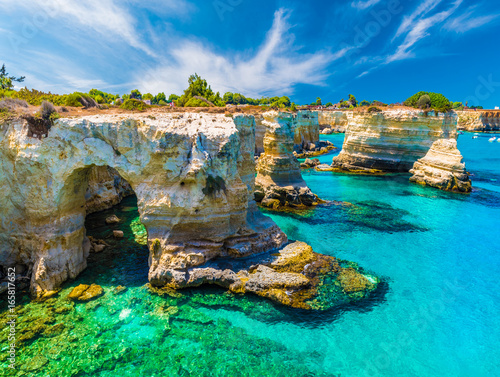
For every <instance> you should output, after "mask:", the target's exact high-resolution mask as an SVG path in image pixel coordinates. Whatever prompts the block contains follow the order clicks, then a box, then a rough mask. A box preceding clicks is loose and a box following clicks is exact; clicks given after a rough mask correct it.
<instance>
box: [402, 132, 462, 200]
mask: <svg viewBox="0 0 500 377" xmlns="http://www.w3.org/2000/svg"><path fill="white" fill-rule="evenodd" d="M462 160H463V157H462V155H461V154H460V151H459V150H458V149H457V141H456V140H455V139H444V140H437V141H435V142H434V143H433V144H432V147H431V149H430V150H429V152H428V153H427V154H426V155H425V157H424V158H421V159H420V160H418V161H417V162H415V165H414V166H413V169H412V170H410V173H412V174H413V176H412V177H411V178H410V181H411V182H415V183H418V184H421V185H425V186H431V187H435V188H438V189H441V190H444V191H453V192H462V193H469V192H471V190H472V186H471V181H470V178H469V175H468V174H467V171H466V170H465V164H464V163H463V162H462Z"/></svg>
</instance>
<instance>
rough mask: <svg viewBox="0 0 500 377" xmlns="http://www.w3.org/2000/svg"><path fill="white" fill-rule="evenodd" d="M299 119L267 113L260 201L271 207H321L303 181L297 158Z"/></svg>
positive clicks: (259, 179) (259, 177)
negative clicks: (295, 130)
mask: <svg viewBox="0 0 500 377" xmlns="http://www.w3.org/2000/svg"><path fill="white" fill-rule="evenodd" d="M294 122H295V117H294V116H293V115H292V114H289V113H278V112H268V113H265V114H264V120H263V122H262V123H263V124H264V125H265V127H266V130H267V131H266V135H265V137H264V154H262V155H261V156H260V158H259V160H258V162H257V178H256V179H255V183H256V195H255V198H256V200H257V201H259V202H261V203H262V204H263V205H265V206H267V207H273V208H278V207H280V206H302V205H306V206H310V205H314V204H317V202H318V197H317V196H316V195H314V194H313V193H312V192H311V190H310V189H309V188H308V187H307V184H306V182H305V181H304V180H303V179H302V175H301V172H300V164H299V162H298V160H297V159H296V158H295V156H294V155H293V147H294V138H293V134H294V128H295V127H294Z"/></svg>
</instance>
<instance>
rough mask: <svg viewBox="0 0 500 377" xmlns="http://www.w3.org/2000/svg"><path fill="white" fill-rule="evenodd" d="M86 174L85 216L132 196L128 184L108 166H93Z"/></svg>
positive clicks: (132, 192) (132, 191) (131, 190)
mask: <svg viewBox="0 0 500 377" xmlns="http://www.w3.org/2000/svg"><path fill="white" fill-rule="evenodd" d="M88 174H89V178H88V188H87V192H86V193H85V208H86V212H87V215H88V214H90V213H94V212H99V211H104V210H106V209H109V208H111V207H113V206H114V205H117V204H118V203H120V202H121V201H122V199H123V198H124V197H126V196H129V195H133V194H134V190H133V189H132V187H130V184H129V183H128V182H127V181H126V180H124V179H123V178H122V177H121V176H120V174H119V173H118V172H117V171H116V170H115V169H113V168H112V167H110V166H94V167H92V168H90V171H89V173H88ZM106 222H107V221H106ZM107 223H108V222H107ZM108 224H110V223H108Z"/></svg>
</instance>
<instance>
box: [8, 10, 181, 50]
mask: <svg viewBox="0 0 500 377" xmlns="http://www.w3.org/2000/svg"><path fill="white" fill-rule="evenodd" d="M181 2H182V0H181ZM166 3H170V1H167V2H166ZM118 4H122V3H120V2H116V1H115V0H86V1H80V0H43V1H42V0H24V1H18V0H0V6H1V7H2V8H3V9H5V10H6V11H10V12H12V11H15V10H19V7H24V8H25V10H26V11H27V12H29V13H31V17H30V19H33V20H38V21H37V22H39V23H40V25H41V26H40V27H41V28H43V26H45V25H46V23H47V21H46V20H47V19H50V20H55V21H54V22H57V23H61V22H63V21H64V22H66V23H68V24H69V25H70V26H71V28H72V29H74V28H75V27H79V28H80V29H83V30H85V29H87V30H88V29H90V30H92V31H93V32H97V33H98V34H100V36H101V38H108V37H120V38H122V39H123V40H125V41H126V42H127V43H128V44H129V45H131V46H132V47H135V48H137V49H140V50H142V51H144V52H145V53H147V54H148V55H150V56H155V55H156V54H155V53H154V52H153V51H152V50H151V49H150V48H149V47H148V46H147V45H146V44H145V43H144V42H142V41H141V38H140V37H139V35H138V34H137V31H136V25H135V23H136V20H135V18H134V16H132V15H131V14H130V12H129V11H128V10H127V9H126V7H123V6H122V5H118ZM44 20H45V21H44ZM50 22H52V21H50ZM35 25H36V23H35Z"/></svg>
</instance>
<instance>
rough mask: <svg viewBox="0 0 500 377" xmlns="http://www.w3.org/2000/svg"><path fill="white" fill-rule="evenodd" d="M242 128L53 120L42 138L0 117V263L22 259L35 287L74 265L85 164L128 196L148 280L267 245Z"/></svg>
mask: <svg viewBox="0 0 500 377" xmlns="http://www.w3.org/2000/svg"><path fill="white" fill-rule="evenodd" d="M253 130H254V119H253V117H251V116H235V117H234V119H233V118H228V117H224V115H207V114H174V115H159V116H158V117H157V119H155V120H153V119H149V118H147V117H145V116H143V117H142V116H140V115H133V116H121V115H104V116H90V117H84V118H77V119H62V120H58V121H57V122H56V124H55V125H54V126H53V127H52V128H51V130H50V132H49V135H48V137H46V138H43V139H42V140H38V139H34V138H31V137H28V136H27V124H26V123H25V122H24V121H21V120H20V121H16V122H14V123H11V124H6V125H2V129H1V134H0V189H2V192H3V193H4V195H2V197H1V198H0V205H1V207H2V213H1V215H0V216H1V217H0V265H2V266H10V265H15V264H25V265H28V266H30V268H32V271H33V273H32V276H31V288H32V291H33V293H35V294H37V295H41V294H42V293H43V292H45V291H50V290H52V289H53V288H54V287H57V286H58V285H60V284H61V283H62V282H63V281H65V280H67V279H69V278H75V277H76V276H77V275H78V274H79V273H80V272H81V271H82V270H83V269H84V268H85V267H86V258H87V256H88V253H89V249H90V242H89V240H88V238H87V237H86V235H85V228H84V220H85V215H86V211H85V205H86V202H85V193H86V191H87V186H88V181H89V174H90V173H91V169H92V168H93V167H94V166H110V167H111V168H113V169H115V170H116V171H117V172H118V173H119V174H120V176H121V177H123V179H125V180H126V181H127V182H128V183H129V184H130V185H131V187H132V188H133V190H134V192H135V193H136V195H137V198H138V207H139V213H140V216H141V222H142V223H143V224H144V226H145V227H146V228H147V230H148V236H149V243H150V248H151V256H150V274H149V278H150V281H151V282H152V283H153V284H157V285H160V284H167V283H172V284H173V285H176V286H185V285H186V284H187V280H188V278H187V274H188V271H190V270H192V269H196V268H197V267H199V266H202V265H203V264H204V263H206V262H207V261H209V260H211V259H213V258H215V257H219V256H227V257H240V256H246V255H251V254H253V253H259V252H263V251H266V250H270V249H273V248H277V247H279V246H280V245H282V244H283V243H284V242H286V236H285V235H284V234H283V233H282V232H281V230H280V229H279V228H278V227H277V226H276V225H275V224H274V223H273V222H272V221H271V220H270V219H269V218H266V217H264V216H262V215H260V213H259V212H258V211H257V209H256V205H255V203H254V202H253V200H250V198H251V197H252V195H253V184H254V183H253V181H254V178H253V174H254V162H253V153H254V147H255V139H254V131H253ZM250 157H251V158H250Z"/></svg>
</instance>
